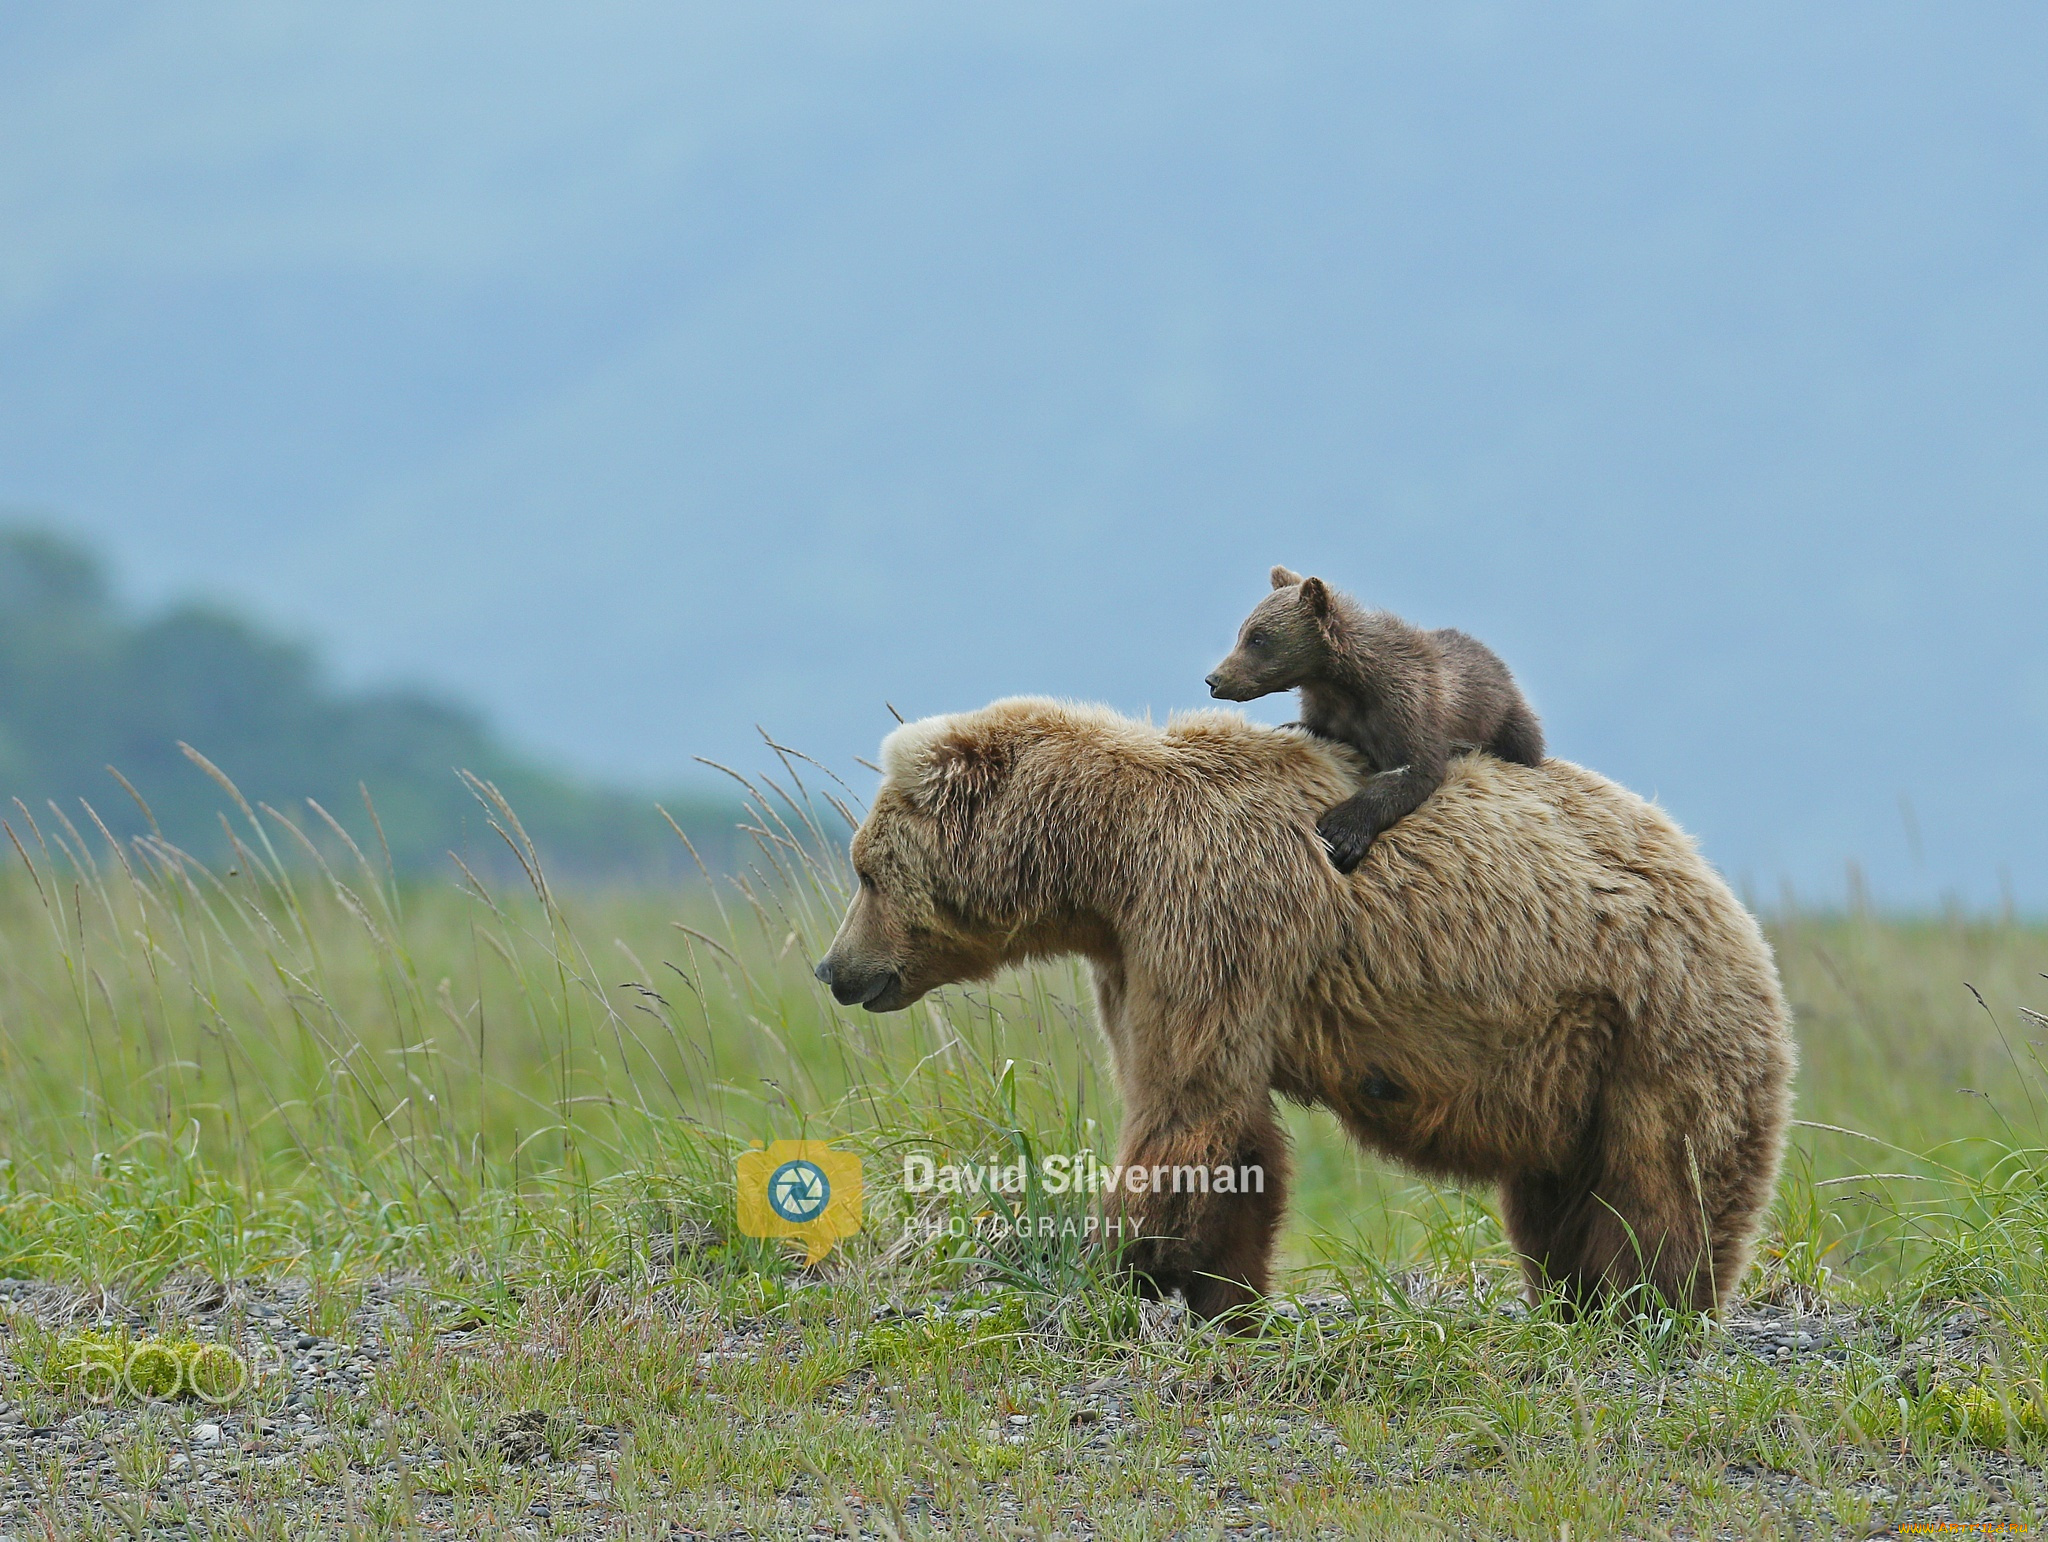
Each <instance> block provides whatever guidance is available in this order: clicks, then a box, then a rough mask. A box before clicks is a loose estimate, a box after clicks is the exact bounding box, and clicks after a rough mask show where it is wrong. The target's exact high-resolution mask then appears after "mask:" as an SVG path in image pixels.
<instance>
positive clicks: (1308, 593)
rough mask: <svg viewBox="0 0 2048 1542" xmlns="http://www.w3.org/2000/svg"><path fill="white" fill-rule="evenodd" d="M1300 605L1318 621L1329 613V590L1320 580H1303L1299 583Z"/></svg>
mask: <svg viewBox="0 0 2048 1542" xmlns="http://www.w3.org/2000/svg"><path fill="white" fill-rule="evenodd" d="M1301 598H1302V603H1303V604H1305V605H1307V606H1308V608H1309V612H1310V614H1311V615H1313V616H1314V617H1315V618H1316V619H1317V620H1318V621H1320V620H1321V619H1322V618H1323V617H1325V616H1327V615H1328V614H1329V613H1330V590H1329V586H1328V585H1327V584H1325V583H1324V582H1323V581H1322V580H1321V579H1320V578H1304V579H1303V580H1302V581H1301Z"/></svg>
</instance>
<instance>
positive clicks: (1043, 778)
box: [817, 698, 1793, 1317]
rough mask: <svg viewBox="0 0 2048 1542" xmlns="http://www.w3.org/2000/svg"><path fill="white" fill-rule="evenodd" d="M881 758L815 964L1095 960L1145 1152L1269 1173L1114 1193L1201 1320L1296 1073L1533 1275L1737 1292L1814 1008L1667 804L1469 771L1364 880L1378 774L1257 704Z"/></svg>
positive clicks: (1584, 1298)
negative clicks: (1332, 832)
mask: <svg viewBox="0 0 2048 1542" xmlns="http://www.w3.org/2000/svg"><path fill="white" fill-rule="evenodd" d="M882 770H883V777H882V784H881V787H880V789H879V790H878V791H877V792H876V794H875V801H874V806H873V808H872V809H871V811H870V812H869V814H868V816H867V818H866V820H865V821H863V823H862V824H861V827H860V829H859V831H858V832H856V833H855V835H854V838H853V865H854V871H855V872H856V874H857V875H858V876H859V880H860V888H859V892H858V893H857V894H856V895H855V896H854V900H853V903H852V906H851V908H850V909H849V910H848V911H847V914H846V919H845V921H844V922H843V923H842V924H841V926H840V928H839V935H838V936H837V937H836V938H834V939H833V942H832V947H831V950H830V951H829V952H828V953H827V954H826V955H825V958H824V960H823V962H821V963H820V964H819V965H818V969H817V974H818V978H819V979H821V980H822V981H824V982H825V983H826V984H827V985H829V986H830V987H831V989H832V993H833V995H834V996H835V997H837V998H838V999H839V1001H841V1002H842V1003H845V1004H847V1005H855V1004H857V1005H860V1006H864V1007H866V1008H867V1009H868V1010H869V1011H873V1012H893V1011H896V1010H899V1009H900V1008H903V1007H906V1006H908V1005H910V1003H912V1002H913V1001H916V1000H917V999H918V998H919V997H920V996H922V995H924V994H925V992H927V991H929V990H931V989H933V988H934V987H936V986H940V985H945V984H949V983H952V982H955V981H962V980H978V979H984V978H986V977H988V976H989V975H991V974H993V973H994V972H995V971H996V970H998V969H1000V968H1001V967H1003V966H1004V965H1006V964H1012V963H1017V962H1019V961H1022V960H1025V959H1031V958H1042V957H1047V956H1051V955H1055V954H1066V953H1078V954H1080V955H1082V956H1083V957H1085V958H1086V959H1087V960H1088V962H1089V964H1090V966H1091V967H1092V969H1093V972H1094V977H1095V992H1096V1001H1097V1006H1098V1010H1099V1013H1100V1017H1101V1024H1102V1031H1103V1034H1104V1036H1105V1037H1106V1038H1107V1039H1108V1041H1109V1046H1110V1051H1111V1054H1112V1056H1113V1057H1114V1060H1115V1067H1116V1080H1117V1085H1118V1088H1119V1090H1120V1092H1121V1094H1122V1098H1123V1108H1124V1117H1123V1130H1122V1135H1121V1140H1120V1142H1119V1147H1120V1154H1119V1158H1118V1162H1119V1165H1120V1167H1122V1168H1123V1169H1124V1170H1125V1171H1126V1172H1127V1173H1135V1172H1136V1171H1138V1170H1143V1171H1144V1172H1146V1173H1147V1174H1149V1173H1150V1172H1151V1170H1152V1169H1154V1168H1161V1169H1169V1170H1170V1169H1173V1168H1183V1169H1193V1168H1198V1167H1215V1166H1219V1165H1227V1166H1230V1167H1233V1168H1243V1167H1247V1166H1251V1167H1260V1168H1263V1169H1264V1172H1265V1177H1266V1181H1265V1185H1264V1192H1263V1193H1259V1192H1253V1193H1232V1194H1223V1193H1201V1192H1188V1193H1174V1192H1170V1191H1169V1192H1166V1193H1153V1192H1145V1193H1143V1194H1142V1195H1140V1194H1138V1193H1135V1192H1125V1191H1123V1190H1121V1189H1120V1190H1119V1191H1118V1193H1117V1194H1116V1196H1115V1197H1114V1199H1112V1200H1111V1201H1110V1204H1111V1206H1112V1209H1115V1208H1116V1207H1118V1206H1121V1207H1122V1208H1123V1211H1124V1212H1126V1213H1142V1216H1143V1228H1142V1229H1143V1233H1144V1235H1143V1236H1142V1237H1140V1238H1139V1239H1138V1240H1136V1241H1130V1242H1126V1243H1124V1245H1123V1251H1122V1255H1121V1257H1122V1262H1123V1264H1124V1265H1125V1266H1126V1267H1128V1268H1129V1269H1130V1270H1132V1271H1133V1272H1134V1273H1135V1274H1136V1275H1137V1276H1138V1278H1139V1282H1140V1285H1141V1287H1143V1288H1145V1289H1147V1290H1148V1291H1151V1292H1157V1293H1161V1294H1163V1293H1166V1292H1170V1291H1173V1290H1179V1291H1180V1292H1182V1293H1183V1294H1184V1295H1185V1296H1186V1298H1187V1302H1188V1305H1189V1307H1190V1308H1191V1309H1192V1310H1194V1311H1195V1312H1196V1313H1198V1314H1200V1315H1201V1316H1203V1317H1212V1316H1215V1315H1217V1314H1219V1313H1225V1312H1230V1311H1233V1310H1235V1309H1238V1308H1241V1307H1243V1306H1244V1305H1246V1304H1247V1303H1249V1302H1250V1301H1251V1300H1252V1299H1253V1298H1254V1297H1255V1296H1256V1295H1258V1294H1260V1293H1262V1292H1263V1291H1264V1289H1265V1287H1266V1284H1267V1279H1268V1267H1269V1261H1270V1255H1271V1253H1272V1247H1273V1239H1274V1232H1275V1230H1276V1229H1277V1227H1278V1225H1279V1221H1280V1218H1281V1215H1282V1212H1283V1209H1284V1205H1285V1178H1286V1165H1287V1154H1286V1143H1285V1137H1284V1136H1283V1134H1282V1133H1281V1130H1280V1127H1279V1125H1278V1123H1277V1121H1276V1119H1275V1117H1274V1109H1273V1102H1272V1094H1273V1093H1275V1092H1278V1093H1280V1094H1282V1095H1283V1096H1286V1097H1289V1098H1292V1099H1294V1100H1295V1101H1297V1102H1300V1103H1304V1104H1310V1105H1316V1104H1320V1105H1321V1106H1323V1107H1326V1108H1329V1109H1330V1110H1332V1111H1333V1112H1334V1113H1335V1114H1336V1115H1337V1116H1338V1117H1339V1118H1340V1119H1341V1120H1343V1122H1344V1124H1345V1126H1346V1127H1347V1128H1348V1129H1349V1130H1350V1131H1351V1133H1352V1135H1353V1136H1354V1137H1355V1138H1357V1139H1358V1140H1359V1141H1361V1142H1362V1143H1364V1144H1365V1145H1367V1146H1369V1147H1371V1148H1372V1149H1373V1150H1375V1151H1380V1152H1384V1153H1386V1154H1387V1155H1388V1156H1390V1157H1393V1158H1395V1159H1397V1160H1399V1161H1401V1162H1404V1163H1406V1164H1407V1165H1408V1166H1410V1167H1413V1168H1415V1169H1418V1170H1420V1171H1422V1172H1425V1173H1432V1174H1438V1175H1442V1176H1445V1177H1451V1178H1457V1179H1462V1180H1466V1181H1494V1182H1498V1183H1499V1185H1500V1192H1501V1211H1502V1217H1503V1219H1504V1220H1505V1222H1506V1224H1507V1230H1508V1235H1509V1237H1510V1238H1511V1239H1512V1240H1513V1242H1514V1244H1515V1247H1516V1248H1517V1249H1518V1250H1519V1252H1520V1254H1521V1256H1522V1260H1523V1267H1524V1270H1525V1273H1526V1276H1527V1279H1528V1282H1529V1285H1530V1288H1531V1291H1532V1293H1534V1292H1538V1291H1543V1290H1558V1291H1560V1292H1562V1294H1563V1296H1564V1297H1565V1299H1566V1300H1567V1302H1568V1303H1569V1304H1571V1305H1574V1306H1583V1305H1586V1304H1588V1303H1592V1302H1595V1301H1598V1300H1600V1299H1602V1298H1603V1297H1606V1296H1609V1295H1611V1294H1612V1293H1614V1292H1616V1291H1618V1290H1625V1289H1627V1288H1628V1287H1631V1286H1635V1285H1639V1284H1643V1283H1647V1284H1648V1285H1649V1286H1650V1287H1651V1288H1653V1289H1654V1290H1655V1291H1657V1292H1658V1293H1660V1294H1661V1295H1662V1296H1663V1297H1664V1298H1665V1299H1666V1300H1668V1301H1670V1302H1673V1303H1676V1304H1679V1305H1681V1306H1686V1307H1691V1308H1698V1309H1709V1310H1711V1309H1714V1308H1717V1307H1718V1306H1719V1305H1720V1303H1721V1302H1722V1301H1724V1300H1725V1299H1727V1297H1728V1294H1729V1292H1730V1290H1731V1289H1732V1288H1733V1286H1734V1284H1735V1282H1736V1280H1737V1279H1738V1278H1740V1276H1741V1274H1742V1272H1743V1269H1744V1268H1745V1267H1746V1265H1747V1264H1748V1261H1749V1254H1750V1249H1751V1246H1752V1244H1753V1242H1754V1239H1755V1235H1756V1230H1757V1226H1758V1223H1759V1220H1760V1218H1761V1216H1762V1213H1763V1210H1764V1208H1765V1206H1766V1205H1767V1204H1768V1203H1769V1200H1770V1196H1771V1191H1772V1186H1773V1183H1774V1181H1775V1178H1776V1175H1777V1168H1778V1160H1779V1156H1780V1152H1781V1150H1782V1147H1783V1144H1784V1134H1785V1124H1786V1120H1787V1117H1788V1114H1789V1105H1790V1090H1789V1089H1790V1082H1791V1077H1792V1070H1793V1051H1792V1043H1791V1036H1790V1031H1789V1019H1788V1014H1787V1012H1786V1008H1785V1003H1784V998H1783V997H1782V995H1781V994H1780V992H1779V989H1778V980H1777V973H1776V970H1775V968H1774V966H1773V964H1772V961H1771V954H1770V950H1769V947H1768V946H1767V945H1766V943H1765V942H1764V939H1763V937H1762V935H1761V933H1760V932H1759V931H1758V929H1757V925H1756V922H1755V921H1754V920H1753V919H1752V918H1751V917H1750V915H1749V914H1748V912H1747V911H1745V910H1744V909H1743V908H1742V906H1741V905H1740V904H1739V903H1738V902H1737V901H1736V899H1735V897H1734V895H1733V894H1731V893H1730V892H1729V890H1728V887H1727V885H1726V884H1724V883H1723V882H1722V881H1721V880H1720V878H1719V877H1718V876H1716V874H1715V873H1714V872H1713V870H1712V869H1711V868H1709V867H1708V866H1707V864H1706V862H1705V861H1704V860H1702V859H1701V857H1700V856H1699V854H1698V852H1696V851H1695V850H1694V849H1693V845H1692V843H1691V841H1690V840H1689V839H1687V837H1686V836H1685V835H1684V834H1683V833H1682V832H1681V831H1680V830H1679V829H1678V828H1677V826H1676V825H1674V824H1673V823H1672V822H1671V820H1670V819H1669V818H1667V817H1666V816H1665V815H1664V814H1663V812H1662V811H1660V810H1659V809H1657V808H1655V807H1654V806H1652V805H1651V804H1649V803H1646V802H1644V801H1643V800H1642V799H1641V798H1638V797H1636V796H1635V795H1634V794H1632V793H1630V792H1627V791H1625V790H1624V789H1622V788H1620V787H1617V786H1615V785H1614V784H1613V783H1612V782H1609V781H1606V780H1604V779H1602V778H1601V777H1598V776H1595V775H1594V774H1593V773H1592V772H1590V771H1587V770H1584V769H1582V768H1581V767H1579V766H1575V765H1572V764H1570V763H1568V762H1565V761H1560V760H1550V761H1546V762H1544V764H1543V765H1541V766H1540V767H1528V766H1520V765H1510V764H1508V763H1507V762H1505V761H1501V760H1497V759H1494V758H1493V757H1491V756H1477V755H1475V756H1467V757H1462V758H1460V759H1458V760H1455V761H1454V762H1453V763H1452V766H1451V769H1450V773H1449V775H1448V776H1447V777H1446V778H1445V780H1444V783H1443V785H1442V786H1441V787H1440V788H1438V789H1437V791H1436V792H1434V793H1432V794H1431V796H1430V797H1429V798H1428V800H1427V801H1425V802H1424V803H1423V804H1422V806H1421V807H1420V808H1418V809H1417V810H1416V811H1415V812H1414V813H1413V814H1411V815H1409V816H1408V817H1407V818H1406V819H1404V820H1402V821H1401V822H1400V823H1399V824H1398V825H1396V826H1394V827H1393V828H1392V829H1390V830H1389V831H1387V833H1386V834H1385V835H1383V836H1382V837H1381V838H1380V839H1379V840H1378V841H1377V842H1375V843H1374V845H1373V847H1372V850H1371V852H1370V853H1369V855H1368V856H1367V859H1366V860H1365V862H1364V863H1363V864H1362V865H1361V866H1360V867H1359V868H1358V870H1357V871H1356V872H1355V873H1352V874H1350V875H1348V876H1346V875H1341V874H1339V873H1338V872H1337V871H1336V870H1335V869H1334V868H1332V867H1331V865H1330V863H1329V860H1328V858H1327V857H1326V856H1325V855H1324V853H1323V849H1322V847H1321V846H1320V845H1319V844H1318V841H1317V837H1316V819H1317V817H1318V816H1319V815H1320V814H1321V813H1322V811H1323V810H1324V809H1326V808H1329V807H1330V806H1331V805H1332V804H1333V803H1336V802H1339V801H1341V800H1342V799H1343V798H1345V797H1348V796H1349V795H1350V793H1351V791H1352V789H1353V787H1354V786H1355V785H1356V777H1357V775H1358V770H1359V767H1358V765H1357V762H1356V761H1355V760H1354V759H1353V758H1352V757H1351V756H1350V753H1349V752H1348V751H1346V750H1344V749H1342V748H1341V747H1339V746H1335V745H1332V744H1330V743H1328V742H1327V741H1323V740H1318V739H1314V738H1311V737H1310V736H1308V735H1307V734H1305V733H1302V732H1299V731H1294V730H1288V729H1274V728H1265V727H1260V726H1255V725H1253V724H1251V723H1248V722H1246V721H1245V720H1244V719H1243V718H1240V717H1238V716H1237V715H1235V714H1233V713H1224V712H1198V713H1192V714H1189V715H1187V716H1185V717H1179V718H1176V719H1174V720H1173V721H1172V722H1170V723H1169V724H1168V725H1167V727H1166V728H1165V729H1164V730H1163V731H1162V730H1160V729H1157V728H1154V727H1152V726H1150V725H1149V724H1144V723H1138V722H1133V721H1132V720H1130V719H1128V718H1124V717H1121V716H1119V715H1117V714H1116V713H1113V712H1110V711H1108V710H1107V709H1104V708H1100V707H1089V706H1075V705H1069V704H1065V703H1060V702H1054V701H1047V700H1039V699H1032V698H1018V699H1013V700H1009V701H1000V702H997V703H995V704H994V705H992V706H989V707H985V708H983V709H981V710H980V711H978V712H967V713H961V714H958V715H955V716H949V717H934V718H926V719H924V720H923V721H921V722H915V723H909V724H906V725H905V726H903V727H902V728H899V729H897V730H896V731H895V732H894V733H892V734H891V735H890V736H889V737H888V739H887V740H885V741H884V742H883V745H882ZM1137 1181H1140V1182H1142V1181H1143V1180H1137ZM1190 1187H1193V1185H1192V1184H1190ZM1112 1218H1114V1219H1122V1218H1123V1217H1122V1215H1117V1216H1113V1217H1112ZM1125 1235H1128V1233H1126V1234H1125Z"/></svg>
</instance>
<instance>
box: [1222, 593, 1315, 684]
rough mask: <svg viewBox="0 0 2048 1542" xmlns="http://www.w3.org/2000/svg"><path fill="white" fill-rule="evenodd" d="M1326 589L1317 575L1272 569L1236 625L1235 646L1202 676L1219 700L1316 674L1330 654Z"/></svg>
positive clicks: (1301, 679)
mask: <svg viewBox="0 0 2048 1542" xmlns="http://www.w3.org/2000/svg"><path fill="white" fill-rule="evenodd" d="M1329 619H1330V590H1329V586H1328V585H1326V584H1325V583H1324V582H1323V581H1322V580H1321V579H1320V578H1303V577H1302V576H1301V575H1300V574H1299V573H1292V572H1289V571H1288V570H1287V569H1286V568H1275V569H1273V592H1272V593H1271V594H1269V595H1267V596H1266V597H1265V598H1264V599H1263V600H1261V601H1259V603H1258V606H1257V607H1256V608H1255V609H1254V610H1253V611H1252V613H1251V614H1250V615H1249V616H1247V617H1246V618H1245V623H1244V625H1243V626H1241V627H1239V628H1238V632H1237V646H1236V647H1235V648H1233V649H1232V650H1231V653H1230V657H1229V658H1227V659H1225V660H1224V661H1223V662H1222V663H1221V664H1218V665H1217V666H1216V668H1215V669H1214V670H1213V671H1212V672H1211V673H1210V675H1209V678H1208V679H1207V680H1206V681H1205V682H1204V683H1205V684H1206V685H1207V686H1208V687H1209V694H1210V695H1211V696H1214V697H1217V698H1218V699H1219V700H1222V701H1251V700H1254V699H1255V698H1257V697H1260V696H1270V695H1272V694H1273V692H1275V691H1289V690H1292V689H1294V687H1296V686H1297V685H1302V684H1305V683H1306V682H1308V681H1310V680H1313V679H1315V678H1316V677H1317V676H1318V675H1320V674H1321V673H1322V671H1323V666H1324V664H1325V663H1326V662H1327V660H1328V659H1329V656H1330V641H1329V630H1328V623H1329Z"/></svg>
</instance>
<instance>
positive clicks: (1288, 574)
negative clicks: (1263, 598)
mask: <svg viewBox="0 0 2048 1542" xmlns="http://www.w3.org/2000/svg"><path fill="white" fill-rule="evenodd" d="M1300 582H1301V575H1300V574H1299V573H1297V572H1295V571H1294V569H1293V568H1275V569H1273V587H1274V588H1275V589H1285V588H1286V587H1287V586H1288V585H1289V584H1298V583H1300Z"/></svg>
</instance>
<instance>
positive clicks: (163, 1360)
mask: <svg viewBox="0 0 2048 1542" xmlns="http://www.w3.org/2000/svg"><path fill="white" fill-rule="evenodd" d="M68 1360H69V1363H68V1364H67V1365H66V1367H65V1369H66V1371H67V1373H68V1375H69V1376H70V1378H71V1380H72V1381H73V1382H74V1383H75V1384H76V1385H77V1387H78V1390H79V1391H80V1392H82V1393H84V1394H85V1396H86V1398H87V1399H88V1400H89V1401H91V1402H94V1403H99V1404H102V1405H104V1404H107V1403H111V1402H113V1401H114V1400H115V1399H116V1398H118V1397H119V1396H120V1395H121V1394H122V1393H123V1392H126V1393H127V1394H128V1395H129V1396H130V1397H132V1398H134V1399H135V1400H136V1401H137V1402H139V1403H168V1402H170V1401H172V1400H173V1399H175V1398H177V1397H179V1396H181V1395H183V1394H185V1393H190V1394H191V1395H192V1396H193V1397H196V1398H198V1399H199V1400H200V1401H201V1402H202V1403H212V1404H214V1405H216V1406H224V1405H226V1404H228V1403H232V1402H233V1401H234V1400H235V1399H236V1398H238V1397H240V1396H241V1395H242V1393H243V1392H244V1391H245V1390H246V1389H247V1388H248V1385H249V1382H250V1380H251V1377H250V1372H249V1362H248V1361H247V1360H244V1359H243V1358H242V1356H241V1355H240V1354H239V1353H238V1352H236V1350H235V1349H234V1348H232V1347H231V1346H230V1345H227V1344H166V1343H164V1342H162V1341H161V1340H158V1339H143V1340H142V1341H141V1342H139V1343H136V1344H99V1343H86V1344H74V1345H72V1346H70V1355H69V1357H68Z"/></svg>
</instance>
